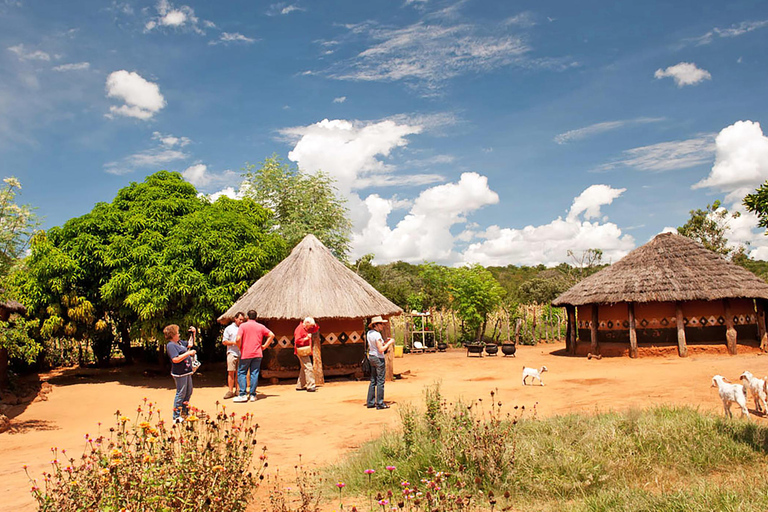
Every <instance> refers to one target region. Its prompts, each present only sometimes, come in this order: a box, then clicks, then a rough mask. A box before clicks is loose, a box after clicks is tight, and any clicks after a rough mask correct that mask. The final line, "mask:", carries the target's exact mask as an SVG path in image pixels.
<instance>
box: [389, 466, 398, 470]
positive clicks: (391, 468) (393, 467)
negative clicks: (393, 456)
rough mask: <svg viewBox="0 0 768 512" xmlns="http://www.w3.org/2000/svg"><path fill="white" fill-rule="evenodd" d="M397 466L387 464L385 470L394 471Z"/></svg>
mask: <svg viewBox="0 0 768 512" xmlns="http://www.w3.org/2000/svg"><path fill="white" fill-rule="evenodd" d="M396 469H397V468H396V467H395V466H387V471H394V470H396Z"/></svg>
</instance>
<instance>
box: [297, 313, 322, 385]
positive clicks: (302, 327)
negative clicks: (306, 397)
mask: <svg viewBox="0 0 768 512" xmlns="http://www.w3.org/2000/svg"><path fill="white" fill-rule="evenodd" d="M319 329H320V326H318V325H317V324H316V323H315V319H314V318H312V317H311V316H308V317H307V318H305V319H304V321H303V322H301V323H300V324H299V325H298V326H297V327H296V330H295V331H293V344H294V348H293V353H294V355H296V357H298V358H299V380H297V381H296V391H303V390H305V389H306V390H307V391H310V392H313V391H315V390H316V388H315V370H314V369H313V368H312V360H311V359H310V357H311V356H308V355H301V354H299V348H300V347H312V334H314V333H316V332H317V331H318V330H319Z"/></svg>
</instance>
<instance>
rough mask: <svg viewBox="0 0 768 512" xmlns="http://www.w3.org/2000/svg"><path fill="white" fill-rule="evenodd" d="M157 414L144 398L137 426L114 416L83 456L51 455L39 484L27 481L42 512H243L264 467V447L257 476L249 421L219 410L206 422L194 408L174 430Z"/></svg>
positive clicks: (253, 428)
mask: <svg viewBox="0 0 768 512" xmlns="http://www.w3.org/2000/svg"><path fill="white" fill-rule="evenodd" d="M159 412H160V411H159V410H158V409H157V408H156V407H155V406H154V404H152V403H151V402H149V403H147V400H146V399H144V405H143V406H140V407H139V408H138V409H137V413H136V416H135V419H134V420H131V418H129V417H128V416H125V415H123V414H121V413H120V411H117V412H116V413H115V422H114V423H113V425H112V426H110V427H109V429H108V431H107V432H104V433H102V432H99V433H98V435H97V436H96V437H92V436H91V435H90V434H85V448H84V449H83V453H82V455H81V456H79V457H70V456H68V455H67V453H66V451H65V450H58V449H57V448H51V453H52V457H53V460H52V461H51V470H50V471H49V472H46V473H44V474H43V483H42V485H40V484H39V483H38V481H37V480H36V479H34V478H32V477H31V476H30V481H31V482H32V495H33V496H34V498H35V500H36V501H37V503H38V509H39V510H40V511H57V512H58V511H62V512H68V511H75V510H100V511H115V512H116V511H120V510H130V511H131V512H141V511H168V512H170V511H174V512H175V511H196V512H197V511H200V510H205V511H235V512H239V511H243V510H245V508H246V505H247V503H248V500H249V498H250V496H251V494H252V492H253V491H254V490H255V489H256V488H257V487H258V486H259V483H260V481H261V480H262V479H263V472H264V470H265V468H266V467H267V462H266V448H264V449H262V452H261V455H260V457H259V463H258V465H257V466H256V467H255V468H253V469H252V463H251V461H252V458H253V454H254V449H255V446H256V431H257V429H258V425H255V424H254V423H253V417H252V415H251V414H245V415H243V416H240V417H239V418H238V417H237V416H236V415H235V414H234V413H232V414H227V413H226V412H225V408H224V407H223V406H222V408H221V410H218V405H217V412H216V414H215V416H214V417H210V418H209V417H207V415H206V414H205V413H204V412H203V411H200V410H198V409H195V408H192V409H191V414H190V415H189V416H188V417H187V419H186V421H185V422H184V423H178V424H173V425H170V426H169V425H166V423H165V422H164V421H163V420H161V419H160V417H159ZM99 430H101V424H99ZM25 470H26V468H25ZM28 476H29V473H28Z"/></svg>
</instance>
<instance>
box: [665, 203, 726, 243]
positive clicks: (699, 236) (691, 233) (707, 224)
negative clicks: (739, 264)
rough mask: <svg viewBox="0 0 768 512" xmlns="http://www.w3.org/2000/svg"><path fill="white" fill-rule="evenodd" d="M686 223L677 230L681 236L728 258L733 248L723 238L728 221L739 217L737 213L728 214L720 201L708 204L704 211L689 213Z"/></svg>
mask: <svg viewBox="0 0 768 512" xmlns="http://www.w3.org/2000/svg"><path fill="white" fill-rule="evenodd" d="M690 214H691V217H690V218H689V219H688V221H687V222H686V223H685V224H683V225H682V226H680V227H679V228H677V232H678V233H679V234H681V235H683V236H687V237H688V238H690V239H692V240H695V241H697V242H699V243H700V244H701V245H703V246H704V247H706V248H707V249H709V250H710V251H714V252H716V253H718V254H720V255H722V256H730V255H731V253H732V252H733V248H732V247H729V245H728V238H727V237H726V236H725V235H726V233H727V231H728V221H730V220H731V219H733V218H736V217H738V216H739V213H738V212H735V213H730V212H729V211H728V210H727V209H726V208H725V207H724V206H722V204H721V203H720V201H715V202H714V203H712V204H708V205H707V208H706V210H702V209H700V208H699V209H696V210H691V211H690Z"/></svg>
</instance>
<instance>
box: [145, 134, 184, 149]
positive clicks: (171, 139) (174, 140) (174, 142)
mask: <svg viewBox="0 0 768 512" xmlns="http://www.w3.org/2000/svg"><path fill="white" fill-rule="evenodd" d="M152 140H158V141H160V143H161V144H162V145H163V146H165V147H167V148H172V147H174V146H179V147H180V148H183V147H184V146H187V145H189V143H191V142H192V141H191V140H190V139H189V138H188V137H176V136H174V135H163V134H162V133H160V132H152Z"/></svg>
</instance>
